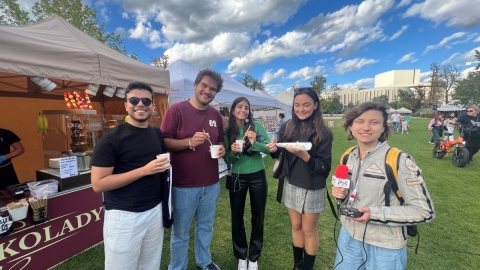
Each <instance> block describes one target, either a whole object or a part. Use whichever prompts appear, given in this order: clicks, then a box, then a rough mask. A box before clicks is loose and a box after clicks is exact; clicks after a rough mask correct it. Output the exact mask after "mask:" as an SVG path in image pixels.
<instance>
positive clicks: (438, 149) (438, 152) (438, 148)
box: [432, 144, 447, 159]
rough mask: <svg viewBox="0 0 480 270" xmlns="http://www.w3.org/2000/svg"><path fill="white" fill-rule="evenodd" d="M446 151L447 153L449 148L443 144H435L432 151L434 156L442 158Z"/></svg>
mask: <svg viewBox="0 0 480 270" xmlns="http://www.w3.org/2000/svg"><path fill="white" fill-rule="evenodd" d="M446 153H447V150H446V149H445V147H443V145H441V144H435V147H434V148H433V152H432V154H433V157H434V158H436V159H442V158H443V157H444V156H445V154H446Z"/></svg>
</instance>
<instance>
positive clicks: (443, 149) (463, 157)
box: [433, 133, 470, 168]
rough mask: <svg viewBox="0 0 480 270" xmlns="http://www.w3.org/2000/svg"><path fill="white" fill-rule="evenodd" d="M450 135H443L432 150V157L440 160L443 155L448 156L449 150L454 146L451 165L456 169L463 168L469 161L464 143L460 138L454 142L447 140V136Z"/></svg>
mask: <svg viewBox="0 0 480 270" xmlns="http://www.w3.org/2000/svg"><path fill="white" fill-rule="evenodd" d="M450 135H452V134H450V133H447V134H445V138H444V139H443V140H438V141H437V142H436V143H435V147H434V148H433V157H434V158H436V159H442V158H443V157H444V156H445V155H447V156H448V154H449V153H451V152H450V149H451V148H452V147H454V146H455V149H454V150H453V154H452V164H453V165H454V166H456V167H459V168H463V167H465V165H467V163H468V162H469V160H470V154H469V152H468V149H467V148H466V142H465V140H464V139H463V137H462V136H460V137H458V138H457V139H456V140H453V141H450V140H448V136H450Z"/></svg>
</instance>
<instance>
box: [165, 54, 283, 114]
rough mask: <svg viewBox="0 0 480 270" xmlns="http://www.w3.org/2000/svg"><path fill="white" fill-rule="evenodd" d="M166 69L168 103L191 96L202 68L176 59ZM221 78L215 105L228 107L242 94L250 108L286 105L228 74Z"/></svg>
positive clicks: (274, 107) (267, 108)
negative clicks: (168, 92) (168, 91)
mask: <svg viewBox="0 0 480 270" xmlns="http://www.w3.org/2000/svg"><path fill="white" fill-rule="evenodd" d="M167 69H168V70H169V71H170V86H171V89H170V96H169V98H170V101H169V104H174V103H177V102H180V101H183V100H187V99H190V98H192V97H193V96H194V95H195V89H194V82H195V78H196V76H197V74H198V72H199V71H200V70H201V69H202V68H200V67H198V66H196V65H193V64H190V63H188V62H186V61H183V60H178V61H176V62H175V63H172V64H170V65H169V66H168V68H167ZM222 78H223V88H222V90H221V91H220V93H218V94H217V95H216V96H215V100H214V102H212V105H213V106H215V107H229V106H230V105H231V104H232V101H233V100H234V99H236V98H237V97H240V96H244V97H246V98H247V99H248V100H249V101H250V105H251V107H252V110H276V109H283V108H284V107H285V106H286V105H285V104H282V103H281V102H279V101H278V100H276V99H275V98H273V97H271V96H266V95H262V94H259V93H255V92H254V91H252V89H250V88H247V87H246V86H244V85H243V84H241V83H240V82H239V81H237V80H235V79H234V78H232V77H230V76H225V75H223V74H222Z"/></svg>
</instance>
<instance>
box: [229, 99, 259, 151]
mask: <svg viewBox="0 0 480 270" xmlns="http://www.w3.org/2000/svg"><path fill="white" fill-rule="evenodd" d="M242 101H246V102H247V103H248V118H247V119H245V122H244V123H243V130H244V131H246V130H247V129H248V126H250V125H251V127H250V130H251V131H255V125H254V124H253V116H252V109H251V108H250V101H248V99H247V98H246V97H238V98H236V99H235V100H234V101H233V103H232V106H231V107H230V114H229V116H228V128H227V138H228V143H229V144H230V145H231V144H232V143H234V142H235V140H236V139H237V137H238V135H239V132H240V129H239V127H238V125H237V121H236V119H235V115H233V113H234V112H235V107H236V106H237V104H238V103H240V102H242Z"/></svg>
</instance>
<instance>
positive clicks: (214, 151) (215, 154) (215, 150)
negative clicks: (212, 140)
mask: <svg viewBox="0 0 480 270" xmlns="http://www.w3.org/2000/svg"><path fill="white" fill-rule="evenodd" d="M219 150H220V145H210V155H211V156H212V158H219V157H220V156H218V151H219Z"/></svg>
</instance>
